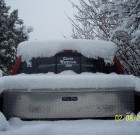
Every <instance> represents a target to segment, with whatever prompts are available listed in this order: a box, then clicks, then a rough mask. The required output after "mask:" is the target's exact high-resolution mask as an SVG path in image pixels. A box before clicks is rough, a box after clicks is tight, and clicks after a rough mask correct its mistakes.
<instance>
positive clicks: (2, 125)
mask: <svg viewBox="0 0 140 135" xmlns="http://www.w3.org/2000/svg"><path fill="white" fill-rule="evenodd" d="M8 128H9V123H8V121H7V120H6V118H5V116H4V115H3V114H2V113H1V112H0V131H5V130H7V129H8Z"/></svg>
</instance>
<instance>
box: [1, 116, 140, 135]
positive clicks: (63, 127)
mask: <svg viewBox="0 0 140 135" xmlns="http://www.w3.org/2000/svg"><path fill="white" fill-rule="evenodd" d="M8 122H9V126H8V128H7V129H6V130H5V131H0V135H139V134H140V122H136V121H135V122H127V121H122V122H117V121H115V120H67V121H66V120H65V121H62V120H61V121H21V120H20V119H19V118H11V119H10V120H9V121H8Z"/></svg>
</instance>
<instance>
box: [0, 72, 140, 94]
mask: <svg viewBox="0 0 140 135" xmlns="http://www.w3.org/2000/svg"><path fill="white" fill-rule="evenodd" d="M135 81H136V77H134V76H132V75H117V74H115V73H114V74H103V73H82V74H76V73H74V72H72V71H68V72H66V71H65V72H62V73H60V74H54V73H47V74H32V75H27V74H19V75H15V76H4V77H2V79H1V81H0V82H1V85H0V89H1V92H2V90H6V89H19V91H20V90H21V89H28V90H30V89H44V90H45V89H64V88H65V89H69V88H74V89H78V88H119V87H121V88H126V87H135V85H136V82H135ZM137 81H138V79H137ZM104 90H105V89H104Z"/></svg>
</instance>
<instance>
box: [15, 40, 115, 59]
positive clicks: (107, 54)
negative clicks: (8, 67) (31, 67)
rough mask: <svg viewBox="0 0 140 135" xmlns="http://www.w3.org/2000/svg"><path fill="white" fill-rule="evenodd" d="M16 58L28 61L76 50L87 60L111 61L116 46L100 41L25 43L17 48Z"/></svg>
mask: <svg viewBox="0 0 140 135" xmlns="http://www.w3.org/2000/svg"><path fill="white" fill-rule="evenodd" d="M17 50H18V52H17V55H18V56H22V61H29V60H31V59H32V58H33V57H34V58H37V57H51V56H54V55H55V54H56V53H59V52H61V51H63V50H76V51H77V52H79V53H81V54H82V55H84V56H86V57H89V58H98V57H101V58H104V59H107V60H111V61H113V58H114V55H115V53H116V51H117V46H116V45H115V44H114V43H113V42H109V41H100V40H85V39H83V40H82V39H81V40H79V39H73V40H58V41H42V42H31V41H30V42H29V41H25V42H22V43H20V44H19V46H18V49H17Z"/></svg>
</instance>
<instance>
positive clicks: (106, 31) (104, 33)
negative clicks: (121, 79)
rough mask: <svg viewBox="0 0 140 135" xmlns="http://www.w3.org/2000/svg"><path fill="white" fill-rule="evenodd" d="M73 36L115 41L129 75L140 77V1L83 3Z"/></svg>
mask: <svg viewBox="0 0 140 135" xmlns="http://www.w3.org/2000/svg"><path fill="white" fill-rule="evenodd" d="M71 3H72V5H73V6H74V7H75V8H76V9H77V10H78V12H77V14H75V15H74V17H75V18H74V20H72V19H70V20H71V22H72V26H73V27H72V35H71V36H72V37H73V38H86V39H104V40H111V41H113V42H115V43H116V44H117V45H118V47H119V50H118V53H117V56H118V57H119V59H120V61H121V63H122V66H123V68H124V69H125V72H126V73H128V74H134V75H137V76H140V0H99V1H96V0H80V5H75V4H74V3H73V2H71Z"/></svg>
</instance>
